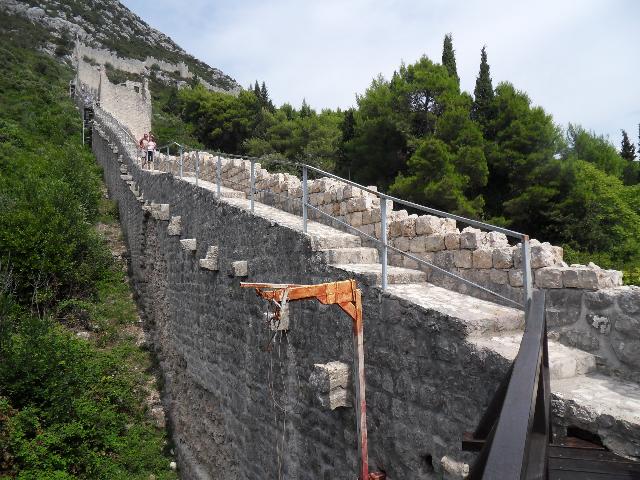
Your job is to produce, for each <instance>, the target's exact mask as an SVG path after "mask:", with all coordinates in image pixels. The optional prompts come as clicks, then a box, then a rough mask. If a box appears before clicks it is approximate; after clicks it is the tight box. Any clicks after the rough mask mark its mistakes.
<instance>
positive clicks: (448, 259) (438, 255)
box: [432, 250, 456, 271]
mask: <svg viewBox="0 0 640 480" xmlns="http://www.w3.org/2000/svg"><path fill="white" fill-rule="evenodd" d="M455 253H456V252H455V251H450V250H442V251H439V252H435V253H433V254H432V255H433V263H434V265H436V266H438V267H440V268H444V269H445V270H448V271H451V270H453V269H454V268H455V264H454V255H455Z"/></svg>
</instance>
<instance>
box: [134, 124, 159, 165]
mask: <svg viewBox="0 0 640 480" xmlns="http://www.w3.org/2000/svg"><path fill="white" fill-rule="evenodd" d="M138 146H139V147H140V149H141V150H142V152H143V155H144V157H143V165H142V166H143V168H144V167H145V166H147V167H149V169H152V168H153V156H154V154H155V151H156V146H157V144H156V137H154V136H153V134H152V133H151V132H149V133H145V134H144V135H143V136H142V138H141V139H140V142H138Z"/></svg>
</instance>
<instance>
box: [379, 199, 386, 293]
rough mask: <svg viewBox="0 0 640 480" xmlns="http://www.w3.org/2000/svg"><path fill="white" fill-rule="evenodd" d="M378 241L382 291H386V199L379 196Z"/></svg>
mask: <svg viewBox="0 0 640 480" xmlns="http://www.w3.org/2000/svg"><path fill="white" fill-rule="evenodd" d="M379 198H380V241H381V242H382V249H381V250H382V252H381V253H382V258H381V259H380V262H381V264H382V272H381V282H380V283H381V284H382V291H383V292H384V291H385V290H386V289H387V253H388V249H387V197H385V196H383V195H380V196H379Z"/></svg>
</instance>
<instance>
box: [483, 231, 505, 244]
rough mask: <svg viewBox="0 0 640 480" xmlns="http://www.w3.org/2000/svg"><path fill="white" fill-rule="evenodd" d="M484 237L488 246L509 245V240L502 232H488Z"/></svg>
mask: <svg viewBox="0 0 640 480" xmlns="http://www.w3.org/2000/svg"><path fill="white" fill-rule="evenodd" d="M485 239H486V243H487V246H488V247H494V248H499V247H508V246H509V240H508V239H507V236H506V235H505V234H504V233H500V232H488V233H487V235H486V237H485Z"/></svg>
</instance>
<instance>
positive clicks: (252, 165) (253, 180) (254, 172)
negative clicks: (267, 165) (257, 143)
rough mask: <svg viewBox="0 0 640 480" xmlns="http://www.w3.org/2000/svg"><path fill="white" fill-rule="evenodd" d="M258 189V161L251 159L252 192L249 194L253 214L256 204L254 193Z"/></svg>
mask: <svg viewBox="0 0 640 480" xmlns="http://www.w3.org/2000/svg"><path fill="white" fill-rule="evenodd" d="M255 187H256V161H255V160H254V159H251V187H250V188H251V191H250V192H249V195H250V198H251V213H253V204H254V199H253V192H254V191H255V189H256V188H255Z"/></svg>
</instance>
